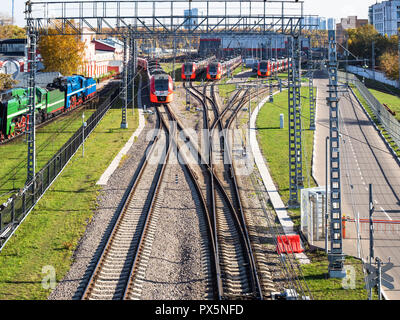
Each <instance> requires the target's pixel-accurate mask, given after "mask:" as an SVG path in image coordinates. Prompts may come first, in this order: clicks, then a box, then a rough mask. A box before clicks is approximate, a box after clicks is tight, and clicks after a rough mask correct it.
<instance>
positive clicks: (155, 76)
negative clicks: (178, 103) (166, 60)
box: [137, 58, 174, 104]
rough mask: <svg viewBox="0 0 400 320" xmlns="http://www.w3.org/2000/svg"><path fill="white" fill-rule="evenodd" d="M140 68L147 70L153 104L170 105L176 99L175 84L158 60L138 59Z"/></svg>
mask: <svg viewBox="0 0 400 320" xmlns="http://www.w3.org/2000/svg"><path fill="white" fill-rule="evenodd" d="M137 61H138V67H139V68H141V69H143V70H145V71H146V72H147V74H148V76H149V80H150V101H151V102H152V103H156V104H161V103H170V102H172V101H173V99H174V83H173V81H172V78H171V76H170V75H169V74H168V73H166V72H165V71H164V70H163V69H162V67H161V65H160V63H159V62H158V61H157V60H146V59H143V58H138V60H137Z"/></svg>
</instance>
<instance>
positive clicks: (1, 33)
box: [0, 25, 26, 39]
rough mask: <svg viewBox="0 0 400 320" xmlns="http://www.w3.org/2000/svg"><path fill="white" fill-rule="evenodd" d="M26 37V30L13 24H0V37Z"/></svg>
mask: <svg viewBox="0 0 400 320" xmlns="http://www.w3.org/2000/svg"><path fill="white" fill-rule="evenodd" d="M24 38H26V31H25V29H24V28H20V27H18V26H14V25H4V26H0V39H24Z"/></svg>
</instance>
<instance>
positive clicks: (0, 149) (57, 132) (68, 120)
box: [0, 110, 94, 203]
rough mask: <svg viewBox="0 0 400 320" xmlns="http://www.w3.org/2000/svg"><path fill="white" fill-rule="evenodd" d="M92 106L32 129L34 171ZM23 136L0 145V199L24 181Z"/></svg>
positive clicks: (25, 145) (21, 185)
mask: <svg viewBox="0 0 400 320" xmlns="http://www.w3.org/2000/svg"><path fill="white" fill-rule="evenodd" d="M93 112H94V110H79V111H74V112H71V113H70V114H66V115H64V116H61V117H60V118H59V119H57V120H54V121H53V122H51V123H49V124H48V125H46V126H44V127H41V128H39V129H37V131H36V171H39V170H40V169H41V168H43V166H44V165H45V164H46V163H47V161H48V160H50V159H51V158H52V157H53V155H54V154H55V153H56V152H57V151H58V149H59V148H60V147H61V146H62V145H63V144H64V143H65V142H67V141H68V139H69V138H70V137H71V136H72V135H73V134H74V132H75V131H76V130H77V129H78V128H79V127H80V126H81V125H82V113H84V114H85V119H86V120H87V119H89V117H90V116H91V114H92V113H93ZM24 140H25V139H24V136H22V137H19V138H17V139H16V140H14V141H11V142H10V143H7V144H5V145H1V146H0V159H1V166H0V203H2V202H4V201H5V200H7V199H8V198H9V196H10V194H9V193H10V192H13V191H15V190H18V189H20V188H22V187H23V186H24V184H25V181H26V170H27V169H26V167H27V161H26V154H27V149H28V147H27V144H26V142H25V141H24Z"/></svg>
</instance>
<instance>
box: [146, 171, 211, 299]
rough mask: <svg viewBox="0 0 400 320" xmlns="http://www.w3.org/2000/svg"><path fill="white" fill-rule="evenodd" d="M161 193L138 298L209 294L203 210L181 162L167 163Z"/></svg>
mask: <svg viewBox="0 0 400 320" xmlns="http://www.w3.org/2000/svg"><path fill="white" fill-rule="evenodd" d="M161 194H163V201H162V203H161V205H160V208H159V210H160V214H159V217H158V223H157V227H156V232H155V234H156V236H155V238H154V241H153V245H152V251H151V255H150V259H149V262H148V266H147V270H146V277H145V279H144V281H143V283H142V286H143V287H142V295H141V299H143V300H157V299H168V300H169V299H173V300H193V299H207V298H211V295H209V293H210V288H211V282H210V279H209V275H210V272H209V270H208V268H209V267H210V262H209V258H208V257H209V255H210V253H209V251H208V235H207V231H206V224H205V218H204V213H203V211H202V209H201V206H200V203H199V199H198V195H197V193H196V191H195V188H194V186H193V184H192V182H191V180H190V177H189V175H188V173H187V172H186V170H184V169H183V167H182V166H181V165H179V164H168V165H167V171H166V175H165V177H164V182H163V186H162V191H161Z"/></svg>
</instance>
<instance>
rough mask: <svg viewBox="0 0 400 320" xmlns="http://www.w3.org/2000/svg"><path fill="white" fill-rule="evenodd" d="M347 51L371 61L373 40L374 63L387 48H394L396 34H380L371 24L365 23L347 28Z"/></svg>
mask: <svg viewBox="0 0 400 320" xmlns="http://www.w3.org/2000/svg"><path fill="white" fill-rule="evenodd" d="M347 33H348V35H349V51H350V52H351V53H353V54H354V55H356V56H358V57H360V58H363V59H368V60H369V61H372V60H371V59H372V42H375V59H376V61H375V63H376V64H378V62H379V60H380V59H379V58H380V56H381V55H382V54H383V53H385V52H387V51H388V50H394V49H396V44H397V36H392V37H388V36H387V35H381V34H380V33H379V32H378V31H377V30H376V29H375V28H374V26H373V25H370V24H367V25H364V26H362V27H359V28H357V29H348V30H347Z"/></svg>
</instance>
